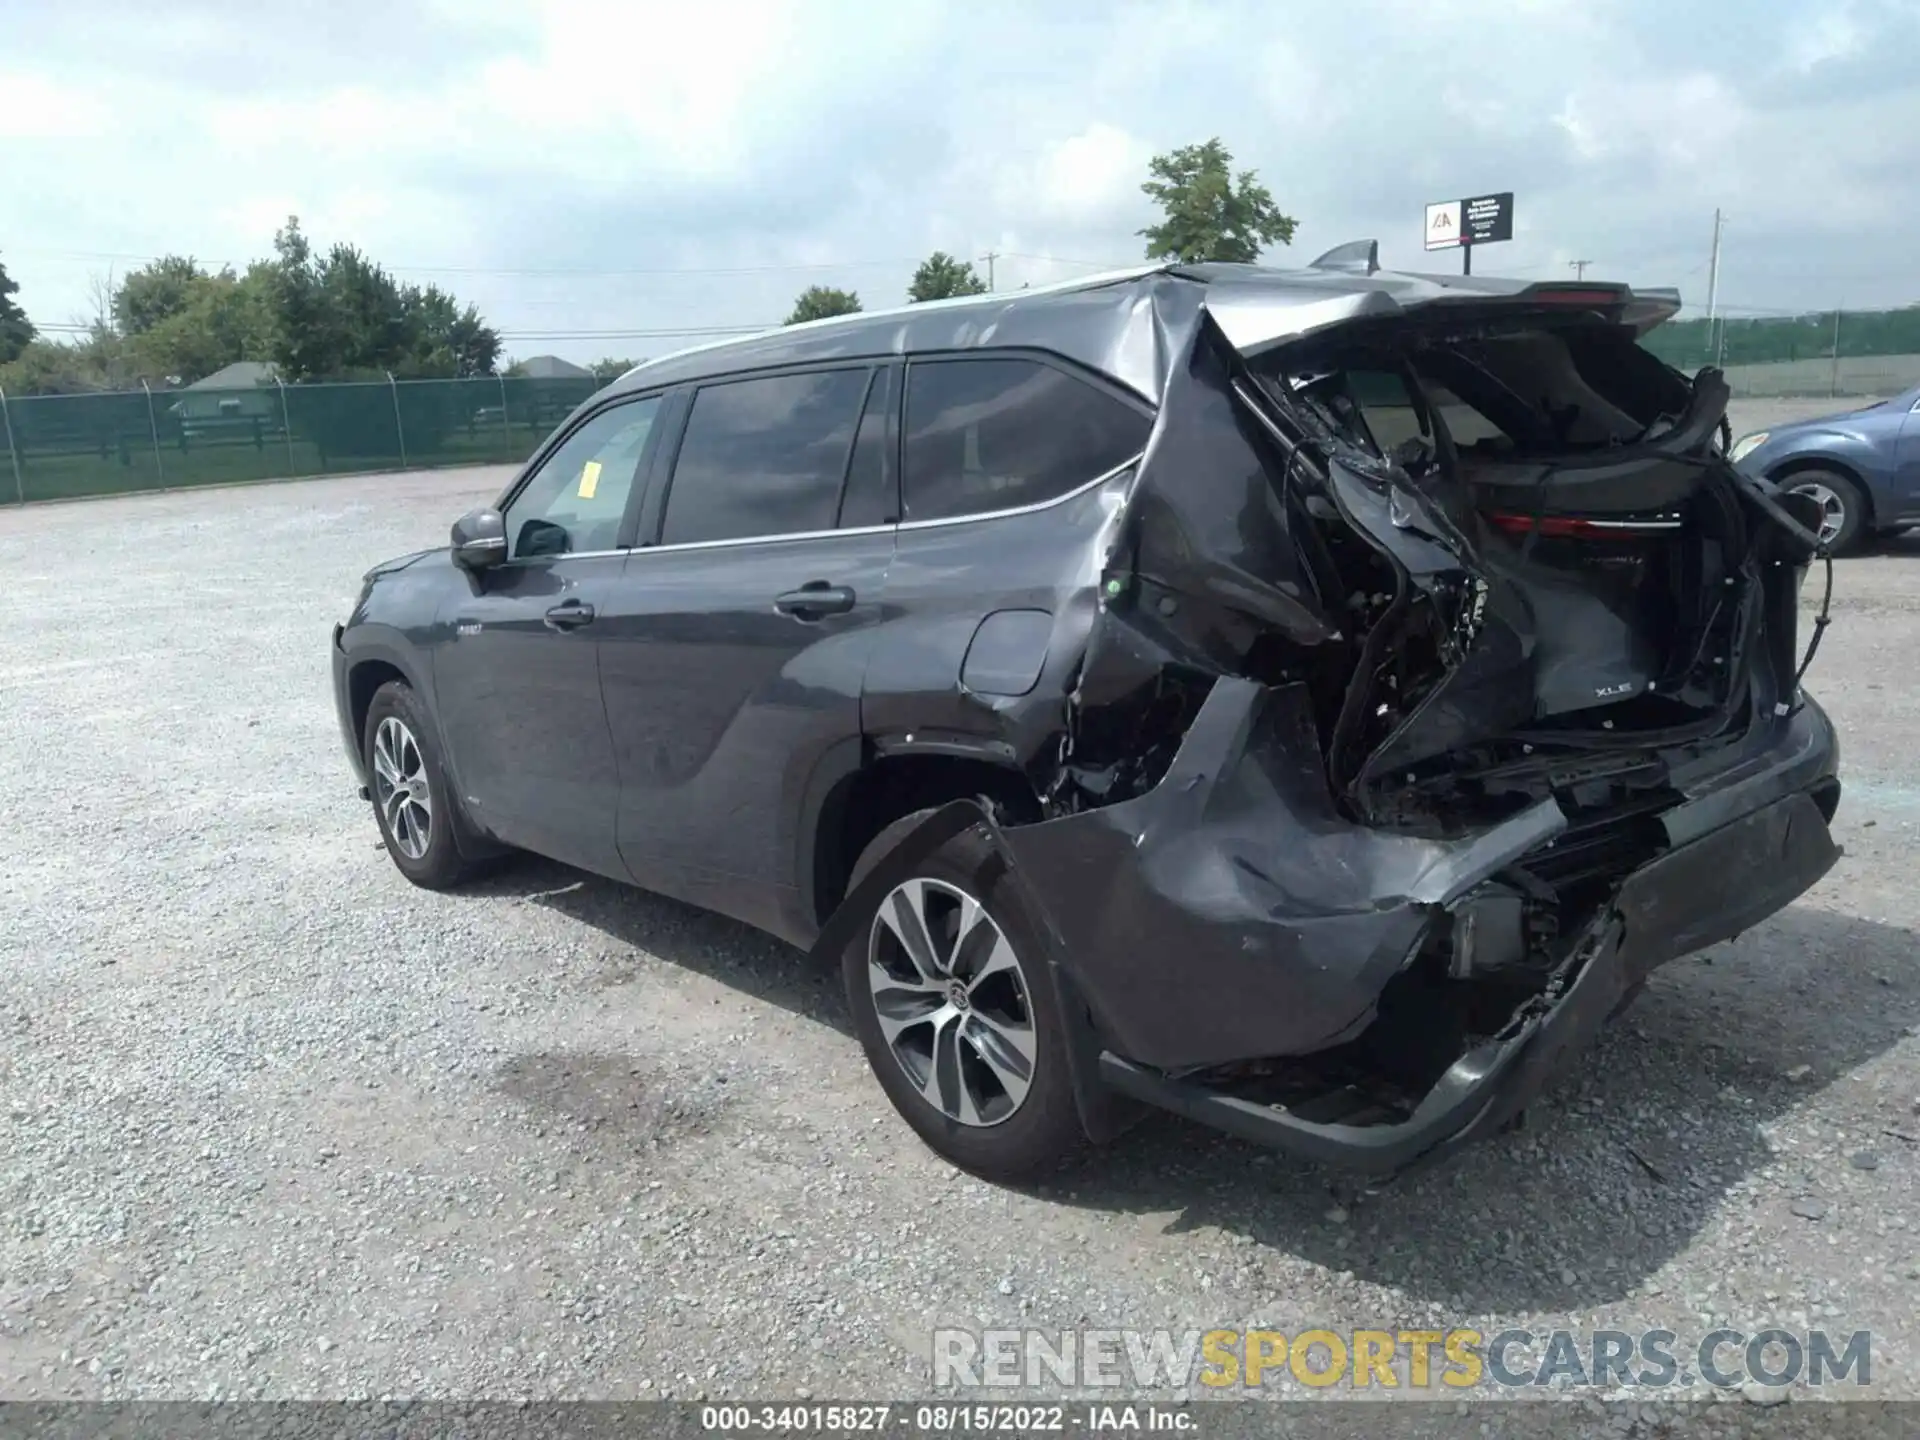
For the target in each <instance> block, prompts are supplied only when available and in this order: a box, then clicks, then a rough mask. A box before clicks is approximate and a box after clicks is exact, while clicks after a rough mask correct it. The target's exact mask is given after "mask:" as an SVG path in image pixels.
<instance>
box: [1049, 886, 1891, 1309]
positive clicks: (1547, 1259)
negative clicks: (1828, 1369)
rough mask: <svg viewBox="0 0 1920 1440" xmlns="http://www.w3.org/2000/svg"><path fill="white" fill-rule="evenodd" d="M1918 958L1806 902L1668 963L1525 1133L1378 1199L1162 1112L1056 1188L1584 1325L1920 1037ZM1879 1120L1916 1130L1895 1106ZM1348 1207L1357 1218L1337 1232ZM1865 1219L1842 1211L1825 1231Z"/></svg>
mask: <svg viewBox="0 0 1920 1440" xmlns="http://www.w3.org/2000/svg"><path fill="white" fill-rule="evenodd" d="M1914 946H1915V936H1914V935H1913V933H1912V932H1910V931H1907V930H1904V929H1898V928H1894V927H1891V926H1886V925H1881V924H1878V923H1875V922H1872V921H1866V920H1859V919H1854V918H1851V917H1848V916H1842V915H1834V914H1830V913H1827V912H1823V911H1819V910H1813V909H1809V908H1806V907H1795V908H1792V909H1789V910H1788V911H1786V912H1785V913H1783V914H1781V915H1779V916H1777V917H1775V919H1773V920H1772V921H1770V922H1769V923H1767V924H1766V925H1764V926H1762V927H1761V928H1759V929H1757V930H1755V931H1753V932H1750V933H1749V934H1747V935H1744V936H1742V937H1740V938H1739V939H1738V940H1736V941H1734V942H1732V943H1731V944H1728V945H1722V946H1717V947H1715V948H1714V949H1713V950H1712V951H1709V952H1707V953H1706V954H1705V955H1698V956H1690V957H1688V958H1686V959H1682V960H1678V961H1675V962H1673V963H1672V964H1670V965H1668V966H1666V967H1665V968H1664V969H1662V970H1661V971H1659V972H1657V973H1656V975H1655V978H1654V980H1653V982H1652V983H1651V984H1650V985H1649V986H1648V987H1647V990H1646V991H1645V993H1643V994H1642V995H1641V997H1640V999H1639V1001H1638V1002H1637V1003H1636V1004H1635V1005H1634V1007H1633V1009H1632V1010H1630V1011H1629V1012H1628V1013H1627V1014H1626V1015H1625V1016H1623V1017H1622V1018H1621V1020H1620V1021H1619V1022H1617V1023H1616V1024H1615V1026H1614V1027H1613V1028H1612V1029H1611V1030H1610V1031H1609V1032H1608V1033H1607V1034H1606V1035H1605V1036H1603V1037H1602V1039H1601V1042H1600V1044H1599V1045H1598V1046H1597V1047H1596V1048H1595V1049H1594V1050H1593V1051H1591V1052H1589V1054H1588V1055H1587V1056H1586V1058H1585V1061H1584V1063H1583V1065H1582V1067H1581V1068H1580V1069H1578V1070H1576V1071H1574V1072H1573V1073H1571V1074H1569V1075H1568V1076H1566V1077H1565V1078H1564V1079H1562V1080H1561V1082H1560V1083H1559V1084H1558V1085H1557V1086H1555V1087H1554V1088H1553V1089H1552V1090H1551V1091H1550V1092H1549V1093H1548V1094H1547V1095H1546V1096H1545V1097H1543V1099H1542V1100H1541V1101H1540V1102H1539V1103H1538V1104H1536V1105H1535V1106H1534V1108H1533V1110H1532V1111H1531V1112H1530V1114H1529V1116H1528V1121H1527V1125H1526V1128H1525V1129H1524V1130H1522V1131H1521V1132H1519V1133H1517V1134H1513V1135H1507V1136H1502V1137H1500V1138H1498V1139H1495V1140H1493V1141H1491V1142H1489V1143H1486V1144H1482V1145H1479V1146H1476V1147H1470V1148H1469V1149H1467V1150H1466V1151H1464V1152H1462V1153H1461V1154H1459V1155H1457V1156H1455V1157H1454V1158H1452V1159H1451V1160H1450V1161H1447V1162H1444V1163H1443V1164H1441V1165H1440V1166H1437V1167H1436V1168H1434V1169H1433V1170H1430V1171H1428V1172H1426V1173H1424V1174H1414V1175H1411V1176H1408V1177H1405V1178H1403V1179H1402V1180H1400V1181H1399V1182H1397V1183H1396V1184H1393V1185H1389V1186H1387V1187H1386V1188H1384V1189H1382V1190H1380V1191H1378V1192H1376V1193H1371V1194H1356V1185H1355V1182H1354V1180H1353V1177H1350V1176H1345V1175H1341V1174H1339V1173H1337V1172H1334V1171H1330V1170H1325V1169H1321V1168H1318V1167H1314V1166H1311V1165H1305V1164H1303V1163H1301V1162H1297V1161H1294V1160H1291V1159H1289V1158H1286V1157H1283V1156H1276V1155H1272V1154H1270V1153H1268V1152H1265V1151H1263V1150H1260V1149H1257V1148H1255V1147H1253V1146H1250V1145H1245V1144H1242V1143H1240V1142H1238V1141H1235V1140H1232V1139H1229V1138H1225V1137H1215V1136H1214V1135H1212V1134H1211V1133H1210V1132H1207V1131H1204V1130H1200V1129H1198V1128H1196V1127H1193V1126H1190V1125H1187V1124H1184V1123H1182V1122H1179V1121H1175V1120H1172V1119H1166V1118H1161V1117H1155V1118H1153V1119H1150V1120H1148V1121H1146V1122H1145V1123H1144V1124H1143V1125H1142V1126H1141V1127H1140V1128H1139V1129H1138V1130H1136V1131H1134V1132H1133V1133H1132V1134H1131V1135H1130V1136H1129V1137H1127V1138H1126V1139H1123V1140H1121V1141H1120V1142H1119V1143H1117V1144H1116V1145H1114V1146H1112V1147H1111V1148H1109V1149H1108V1150H1106V1151H1104V1152H1101V1153H1099V1154H1097V1155H1095V1156H1093V1157H1092V1158H1091V1159H1090V1160H1089V1161H1088V1162H1087V1163H1086V1164H1084V1165H1081V1166H1079V1167H1077V1168H1076V1169H1075V1171H1074V1172H1073V1173H1071V1174H1070V1175H1066V1176H1062V1177H1061V1178H1060V1181H1058V1182H1056V1183H1055V1184H1053V1185H1050V1186H1048V1187H1046V1193H1047V1195H1048V1197H1049V1198H1052V1199H1057V1200H1064V1201H1065V1203H1068V1204H1071V1205H1075V1206H1080V1207H1085V1208H1090V1209H1099V1210H1114V1211H1125V1212H1148V1213H1163V1212H1168V1211H1172V1212H1177V1215H1178V1218H1177V1219H1175V1220H1174V1221H1172V1222H1171V1226H1170V1228H1172V1229H1174V1230H1184V1229H1194V1228H1199V1227H1203V1226H1215V1227H1219V1228H1221V1229H1224V1230H1227V1231H1229V1232H1232V1233H1236V1234H1243V1235H1249V1236H1251V1237H1252V1238H1253V1239H1254V1240H1255V1241H1256V1242H1257V1243H1259V1244H1263V1245H1270V1246H1274V1247H1276V1248H1278V1249H1281V1250H1285V1251H1288V1252H1291V1253H1293V1254H1295V1255H1298V1256H1301V1257H1302V1258H1305V1259H1308V1260H1311V1261H1314V1262H1315V1263H1317V1264H1320V1265H1324V1266H1327V1267H1329V1268H1331V1269H1334V1270H1345V1271H1350V1272H1352V1273H1353V1275H1354V1276H1355V1277H1357V1278H1359V1279H1363V1280H1368V1281H1372V1282H1375V1283H1378V1284H1383V1285H1392V1286H1395V1287H1398V1288H1400V1289H1402V1290H1404V1291H1405V1292H1406V1293H1407V1294H1408V1295H1409V1296H1411V1297H1412V1298H1414V1299H1416V1300H1420V1301H1425V1302H1437V1303H1440V1304H1443V1305H1446V1306H1447V1307H1448V1308H1450V1309H1452V1310H1454V1311H1455V1312H1456V1313H1466V1314H1484V1313H1490V1312H1503V1313H1507V1312H1513V1311H1556V1310H1557V1311H1578V1310H1582V1309H1591V1308H1593V1307H1594V1306H1596V1305H1599V1304H1603V1303H1605V1302H1608V1301H1612V1300H1616V1299H1619V1298H1621V1297H1623V1296H1624V1295H1625V1294H1626V1293H1627V1292H1628V1291H1629V1290H1631V1289H1632V1288H1633V1287H1634V1286H1635V1285H1637V1284H1639V1283H1640V1282H1641V1281H1643V1280H1644V1279H1646V1277H1647V1276H1648V1275H1650V1274H1651V1273H1652V1272H1653V1271H1655V1270H1657V1269H1658V1268H1659V1267H1661V1266H1662V1265H1664V1264H1665V1263H1666V1262H1667V1261H1668V1260H1669V1259H1671V1258H1672V1257H1673V1256H1674V1255H1676V1254H1677V1253H1679V1252H1680V1251H1681V1250H1683V1249H1685V1248H1686V1247H1687V1245H1688V1244H1689V1243H1690V1242H1691V1240H1692V1238H1693V1237H1694V1235H1695V1234H1696V1232H1697V1231H1698V1230H1699V1229H1700V1228H1701V1227H1702V1226H1703V1225H1704V1224H1705V1223H1706V1222H1707V1220H1708V1218H1709V1216H1710V1214H1711V1213H1712V1211H1713V1210H1714V1208H1715V1206H1716V1205H1717V1204H1718V1203H1719V1202H1720V1201H1721V1200H1722V1198H1723V1197H1724V1196H1725V1195H1726V1192H1727V1190H1728V1188H1729V1187H1730V1186H1732V1185H1733V1184H1734V1183H1735V1182H1736V1181H1738V1180H1740V1179H1741V1178H1742V1177H1743V1176H1745V1175H1747V1174H1749V1173H1750V1172H1751V1171H1753V1170H1755V1169H1756V1168H1758V1167H1760V1166H1762V1165H1765V1164H1766V1163H1768V1162H1769V1161H1770V1160H1771V1159H1772V1158H1773V1156H1772V1152H1770V1151H1769V1149H1768V1147H1767V1143H1766V1140H1765V1139H1764V1137H1763V1136H1762V1134H1761V1132H1760V1127H1761V1126H1762V1125H1764V1124H1766V1123H1768V1122H1770V1121H1773V1120H1775V1119H1778V1118H1780V1117H1781V1116H1783V1115H1784V1114H1786V1113H1787V1112H1788V1111H1789V1110H1791V1109H1792V1108H1793V1107H1794V1106H1796V1105H1798V1104H1800V1103H1801V1102H1803V1101H1805V1100H1806V1099H1808V1098H1809V1097H1810V1096H1812V1095H1813V1094H1814V1093H1815V1092H1816V1091H1818V1090H1819V1089H1820V1088H1822V1087H1823V1086H1825V1085H1827V1084H1829V1083H1831V1082H1833V1081H1834V1080H1836V1079H1838V1078H1840V1077H1841V1076H1843V1075H1845V1074H1847V1073H1848V1072H1850V1071H1853V1070H1855V1069H1857V1068H1859V1067H1860V1066H1862V1065H1865V1064H1867V1063H1868V1062H1869V1061H1871V1060H1873V1059H1874V1058H1875V1057H1876V1056H1878V1055H1880V1054H1882V1053H1883V1052H1884V1051H1886V1050H1888V1049H1889V1048H1891V1047H1892V1046H1893V1045H1894V1044H1896V1043H1897V1042H1898V1041H1899V1040H1900V1039H1901V1037H1902V1035H1903V1034H1904V1033H1905V1032H1906V1031H1907V1030H1908V1029H1909V1028H1910V1027H1912V1026H1914V1025H1915V1024H1916V1022H1920V979H1916V975H1915V969H1914V966H1913V962H1912V956H1913V953H1914ZM1800 1066H1806V1067H1809V1068H1808V1070H1807V1071H1806V1072H1805V1073H1804V1074H1802V1073H1801V1072H1800V1071H1799V1070H1798V1069H1797V1067H1800ZM1790 1076H1792V1077H1794V1078H1789V1077H1790ZM1903 1094H1904V1092H1903ZM1883 1103H1885V1104H1887V1105H1889V1106H1893V1104H1894V1101H1893V1100H1892V1099H1888V1100H1886V1101H1885V1102H1883ZM1867 1123H1870V1124H1872V1125H1873V1126H1874V1127H1875V1129H1876V1131H1877V1130H1878V1128H1879V1127H1882V1126H1884V1127H1887V1128H1893V1129H1900V1130H1902V1131H1903V1133H1906V1134H1909V1135H1911V1134H1913V1133H1914V1132H1915V1130H1916V1128H1920V1127H1916V1122H1915V1121H1914V1120H1913V1118H1912V1116H1911V1115H1910V1114H1909V1113H1907V1110H1906V1107H1905V1104H1904V1103H1901V1104H1900V1105H1898V1106H1897V1107H1895V1108H1890V1109H1888V1110H1887V1111H1886V1114H1885V1116H1884V1117H1883V1118H1873V1117H1869V1120H1868V1122H1867ZM1882 1143H1883V1144H1884V1145H1887V1146H1894V1145H1901V1144H1906V1143H1912V1142H1910V1141H1902V1140H1899V1139H1895V1138H1890V1137H1889V1138H1885V1139H1884V1140H1883V1142H1882ZM1806 1179H1807V1181H1808V1183H1809V1184H1813V1185H1817V1184H1818V1183H1819V1180H1820V1177H1818V1176H1808V1177H1806ZM1786 1183H1791V1182H1790V1181H1789V1182H1786ZM1336 1206H1338V1207H1342V1208H1344V1210H1345V1212H1346V1214H1345V1218H1344V1219H1342V1220H1333V1219H1330V1218H1329V1217H1328V1212H1329V1210H1330V1209H1332V1208H1334V1207H1336ZM1853 1218H1854V1217H1850V1216H1849V1215H1848V1214H1847V1213H1846V1211H1845V1207H1844V1206H1843V1205H1841V1204H1839V1203H1837V1202H1833V1201H1830V1202H1829V1213H1828V1214H1827V1216H1826V1217H1825V1220H1824V1222H1823V1223H1824V1224H1825V1225H1828V1226H1844V1225H1847V1224H1848V1223H1850V1221H1851V1220H1852V1219H1853ZM1806 1223H1809V1224H1811V1223H1813V1222H1806ZM1469 1235H1471V1236H1472V1237H1473V1240H1472V1243H1466V1244H1463V1243H1461V1240H1462V1237H1463V1236H1469ZM1490 1240H1491V1241H1492V1243H1489V1241H1490Z"/></svg>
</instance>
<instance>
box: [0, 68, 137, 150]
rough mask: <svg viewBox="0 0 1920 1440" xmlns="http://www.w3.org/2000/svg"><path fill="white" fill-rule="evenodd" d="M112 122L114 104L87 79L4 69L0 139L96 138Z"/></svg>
mask: <svg viewBox="0 0 1920 1440" xmlns="http://www.w3.org/2000/svg"><path fill="white" fill-rule="evenodd" d="M112 125H113V106H112V104H111V103H110V102H109V101H108V99H107V98H106V96H105V95H104V94H102V93H100V91H99V90H97V89H95V88H94V87H92V86H90V85H87V84H86V83H85V82H76V81H74V80H72V79H71V78H62V77H58V76H55V75H51V74H36V73H35V72H33V71H31V70H25V69H20V70H0V140H20V141H47V140H93V139H98V138H100V137H101V136H103V135H106V134H108V133H109V132H110V130H111V129H112Z"/></svg>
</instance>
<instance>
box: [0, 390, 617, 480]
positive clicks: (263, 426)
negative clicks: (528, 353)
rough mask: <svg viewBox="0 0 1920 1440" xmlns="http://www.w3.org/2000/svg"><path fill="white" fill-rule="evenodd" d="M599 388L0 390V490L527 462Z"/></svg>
mask: <svg viewBox="0 0 1920 1440" xmlns="http://www.w3.org/2000/svg"><path fill="white" fill-rule="evenodd" d="M599 388H600V382H599V381H597V380H594V379H592V378H591V377H586V378H578V379H532V378H519V379H506V378H502V377H497V376H488V377H484V378H481V379H474V380H400V381H392V380H387V381H373V382H370V383H354V384H339V385H281V384H265V385H254V386H250V387H247V388H245V389H235V390H221V389H203V388H198V387H194V386H188V387H186V388H184V389H178V390H152V389H140V390H131V391H118V392H111V393H103V394H88V395H32V396H19V395H16V396H8V395H6V394H4V392H0V441H3V442H4V445H5V453H4V455H0V467H6V468H5V469H3V470H0V497H4V498H6V499H11V500H14V501H17V502H20V503H25V502H26V501H29V500H65V499H72V498H75V497H77V496H82V495H112V494H121V493H125V492H129V491H138V490H166V489H176V488H184V487H187V486H194V485H227V484H234V483H237V482H243V481H253V480H291V479H303V478H308V477H312V476H318V475H344V474H352V473H354V472H357V471H365V470H420V469H436V468H440V467H444V466H453V465H494V464H507V463H515V464H517V463H518V462H520V461H522V460H525V459H526V458H527V456H528V455H530V454H532V453H533V450H534V448H535V447H536V446H538V445H539V443H540V442H541V441H542V440H543V439H545V438H546V436H547V435H548V434H549V433H550V432H551V431H552V429H553V427H554V426H555V425H557V424H559V422H560V421H561V420H562V419H564V418H565V417H566V416H567V414H568V413H569V412H570V411H571V410H572V409H573V408H574V407H575V406H576V405H578V404H579V403H580V402H581V401H582V400H585V399H586V398H587V397H588V396H589V395H591V394H593V393H594V391H596V390H597V389H599Z"/></svg>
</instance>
